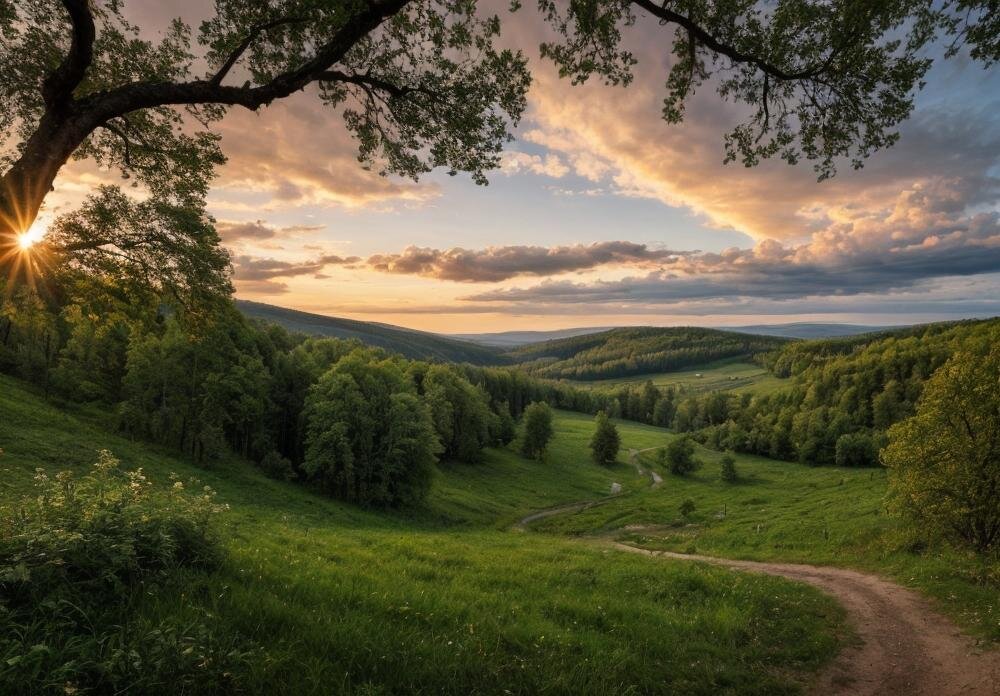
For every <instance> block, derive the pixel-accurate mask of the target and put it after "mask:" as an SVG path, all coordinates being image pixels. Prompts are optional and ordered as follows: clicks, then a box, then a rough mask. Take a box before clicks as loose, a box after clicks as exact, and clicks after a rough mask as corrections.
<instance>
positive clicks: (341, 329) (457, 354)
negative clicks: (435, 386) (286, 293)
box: [236, 300, 509, 365]
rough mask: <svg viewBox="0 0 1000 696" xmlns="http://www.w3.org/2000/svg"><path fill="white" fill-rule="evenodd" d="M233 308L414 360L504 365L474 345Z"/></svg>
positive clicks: (304, 315) (252, 306)
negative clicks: (355, 341)
mask: <svg viewBox="0 0 1000 696" xmlns="http://www.w3.org/2000/svg"><path fill="white" fill-rule="evenodd" d="M236 307H237V309H239V310H240V311H241V312H243V314H245V315H246V316H248V317H250V318H251V319H260V320H262V321H267V322H271V323H274V324H278V325H279V326H283V327H284V328H286V329H288V330H289V331H298V332H300V333H304V334H309V335H310V336H330V337H332V338H344V339H352V338H353V339H356V340H358V341H361V342H362V343H364V344H365V345H369V346H376V347H379V348H385V349H386V350H389V351H392V352H394V353H399V354H400V355H403V356H405V357H407V358H413V359H415V360H430V361H434V362H467V363H472V364H474V365H499V364H506V363H508V362H509V360H507V359H505V358H504V357H503V356H502V355H501V354H500V351H499V350H497V349H494V348H490V347H487V346H484V345H480V344H477V343H471V342H469V341H461V340H458V339H455V338H448V337H445V336H439V335H438V334H433V333H427V332H425V331H416V330H414V329H406V328H403V327H400V326H392V325H390V324H380V323H378V324H377V323H373V322H367V321H356V320H354V319H342V318H340V317H328V316H325V315H322V314H312V313H310V312H300V311H298V310H296V309H287V308H285V307H277V306H275V305H270V304H265V303H263V302H250V301H249V300H236Z"/></svg>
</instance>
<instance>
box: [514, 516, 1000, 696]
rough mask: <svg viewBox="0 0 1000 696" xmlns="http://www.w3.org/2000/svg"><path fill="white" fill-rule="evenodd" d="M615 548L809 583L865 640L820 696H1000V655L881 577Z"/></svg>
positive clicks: (830, 675) (832, 672)
mask: <svg viewBox="0 0 1000 696" xmlns="http://www.w3.org/2000/svg"><path fill="white" fill-rule="evenodd" d="M611 499H612V498H605V499H602V500H595V501H589V502H580V503H572V504H568V505H563V506H560V507H555V508H549V509H547V510H540V511H538V512H535V513H532V514H530V515H528V516H527V517H525V518H523V519H522V520H521V521H520V522H518V523H517V525H516V528H517V529H520V530H522V531H524V530H526V529H527V528H528V526H529V525H530V524H531V523H532V522H535V521H537V520H540V519H544V518H546V517H552V516H554V515H561V514H565V513H570V512H579V511H581V510H586V509H588V508H591V507H594V506H596V505H601V504H603V503H605V502H607V501H608V500H611ZM611 545H612V546H613V547H614V548H616V549H618V550H621V551H627V552H629V553H637V554H642V555H644V556H649V557H652V558H668V559H676V560H684V561H699V562H704V563H711V564H713V565H719V566H723V567H726V568H732V569H734V570H742V571H747V572H754V573H766V574H768V575H777V576H780V577H783V578H787V579H789V580H794V581H797V582H804V583H808V584H810V585H813V586H814V587H817V588H819V589H820V590H822V591H824V592H826V593H827V594H829V595H831V596H833V597H834V598H835V599H837V601H838V602H840V604H841V605H842V606H843V607H844V609H845V610H846V611H847V616H848V620H849V621H850V623H851V625H852V626H853V628H854V630H855V631H856V632H857V634H858V637H859V638H860V639H861V641H860V643H859V644H857V645H850V646H848V647H847V648H845V649H844V650H843V651H842V652H841V653H840V654H839V655H838V656H837V658H836V659H835V660H834V662H833V664H832V665H830V666H829V667H828V668H827V669H826V670H825V671H824V672H823V673H822V674H821V675H820V676H819V678H818V680H817V682H816V683H815V685H814V687H813V689H812V693H813V694H815V695H816V696H1000V651H998V650H985V649H983V648H981V647H979V646H977V645H976V643H975V641H974V640H973V639H971V638H969V637H968V636H966V635H964V634H963V633H962V632H961V631H960V630H959V629H958V627H956V626H955V625H954V624H953V623H952V622H951V621H950V620H948V619H947V618H945V617H944V616H942V615H941V614H940V613H938V612H937V611H936V610H935V609H934V608H933V607H931V606H930V603H929V602H928V601H927V600H926V599H924V598H923V597H921V596H920V595H918V594H917V593H916V592H914V591H912V590H908V589H906V588H903V587H900V586H899V585H897V584H895V583H892V582H889V581H888V580H885V579H883V578H880V577H877V576H875V575H868V574H866V573H861V572H858V571H854V570H846V569H843V568H833V567H823V566H812V565H800V564H792V563H762V562H758V561H738V560H730V559H725V558H714V557H711V556H699V555H695V554H681V553H673V552H670V551H650V550H648V549H640V548H637V547H635V546H629V545H628V544H622V543H618V542H612V544H611Z"/></svg>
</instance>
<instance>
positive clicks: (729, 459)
mask: <svg viewBox="0 0 1000 696" xmlns="http://www.w3.org/2000/svg"><path fill="white" fill-rule="evenodd" d="M719 464H720V466H721V467H722V474H721V475H722V480H723V481H727V482H729V483H732V482H733V481H736V480H737V479H738V478H739V475H738V474H737V473H736V460H735V459H734V458H733V455H731V454H724V455H722V460H721V461H720V462H719Z"/></svg>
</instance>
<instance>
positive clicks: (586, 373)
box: [506, 326, 787, 380]
mask: <svg viewBox="0 0 1000 696" xmlns="http://www.w3.org/2000/svg"><path fill="white" fill-rule="evenodd" d="M786 343H787V339H782V338H776V337H768V336H751V335H747V334H739V333H733V332H729V331H719V330H717V329H704V328H698V327H668V328H659V327H651V326H646V327H633V328H621V329H612V330H610V331H604V332H601V333H596V334H588V335H586V336H576V337H571V338H563V339H557V340H554V341H546V342H544V343H537V344H532V345H528V346H523V347H521V348H517V349H515V350H512V351H508V352H507V353H506V355H507V356H508V357H509V358H511V359H512V360H516V361H518V362H519V363H521V366H522V367H523V368H524V369H527V370H529V371H530V372H532V373H534V374H536V375H538V376H541V377H549V378H553V379H576V380H596V379H613V378H619V377H628V376H633V375H641V374H648V373H656V372H670V371H673V370H678V369H681V368H684V367H694V366H697V365H702V364H705V363H710V362H713V361H717V360H722V359H726V358H738V357H742V358H750V357H752V356H754V355H756V354H758V353H762V352H766V351H770V350H774V349H777V348H780V347H781V346H783V345H785V344H786Z"/></svg>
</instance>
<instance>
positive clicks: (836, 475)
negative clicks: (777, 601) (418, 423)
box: [533, 413, 1000, 641]
mask: <svg viewBox="0 0 1000 696" xmlns="http://www.w3.org/2000/svg"><path fill="white" fill-rule="evenodd" d="M582 418H583V417H582V416H578V415H576V414H568V413H561V414H560V419H561V420H563V421H566V420H575V419H582ZM618 427H619V429H620V431H621V432H622V434H623V436H624V442H625V443H626V444H627V445H629V446H632V447H636V448H637V449H639V448H646V447H653V446H656V445H659V444H664V443H666V442H667V441H669V440H670V439H672V438H676V437H680V435H677V434H673V433H668V432H666V431H663V430H660V429H658V428H653V427H651V426H636V425H634V424H631V423H619V424H618ZM656 454H657V453H656V451H650V452H643V453H642V454H640V455H639V457H638V460H639V462H640V464H641V465H642V466H644V467H646V468H647V469H652V470H654V471H658V472H659V473H660V474H661V476H662V478H663V484H662V485H660V486H659V487H657V488H655V489H649V488H647V489H641V490H636V491H635V492H633V493H630V494H629V495H625V496H623V497H621V498H619V499H616V500H611V501H608V502H607V503H604V504H602V505H600V506H597V507H593V508H589V509H587V510H583V511H580V512H575V513H571V514H565V515H559V516H555V517H550V518H546V519H544V520H541V521H539V522H538V523H537V524H536V525H534V526H533V529H536V530H538V531H544V532H547V533H550V534H557V535H561V536H562V535H577V536H585V537H588V538H590V537H595V536H596V537H604V538H610V539H617V540H620V541H625V542H627V543H630V544H633V545H636V546H641V547H643V548H648V549H663V550H669V551H676V552H681V553H698V554H704V555H709V556H720V557H724V558H738V559H747V560H760V561H776V560H780V561H788V562H801V563H817V564H826V565H836V566H840V567H850V568H856V569H860V570H867V571H873V572H876V573H879V574H882V575H885V576H888V577H891V578H893V579H894V580H896V581H897V582H899V583H900V584H902V585H905V586H909V587H913V588H916V589H918V590H920V591H921V592H923V593H925V594H926V595H928V596H930V597H932V598H933V600H934V601H935V603H936V604H937V606H938V607H939V608H940V609H941V610H942V611H943V612H944V613H946V614H948V615H950V616H952V618H954V619H955V621H956V622H957V623H959V624H960V625H962V626H964V627H965V628H966V629H967V630H969V631H970V632H972V633H973V634H975V635H977V636H979V637H981V638H984V639H986V640H989V641H1000V564H998V563H997V562H996V561H990V560H988V559H984V558H983V557H982V556H979V555H976V554H974V553H972V552H967V551H960V550H956V549H954V548H952V547H950V546H948V545H946V544H943V543H941V542H939V541H936V540H934V539H932V538H928V537H927V535H926V534H925V533H923V531H922V530H919V529H916V528H914V527H913V526H912V523H910V522H909V521H907V520H904V519H901V518H899V517H898V516H894V515H891V514H889V511H888V510H887V508H886V502H885V494H886V473H885V470H884V469H882V468H877V469H872V468H861V469H858V468H844V467H809V466H804V465H801V464H795V463H789V462H779V461H775V460H773V459H767V458H765V457H759V456H753V455H741V454H736V455H734V457H735V460H736V468H737V471H738V473H739V480H738V481H736V482H735V483H727V482H725V481H723V480H722V478H721V475H720V466H719V462H720V460H721V458H722V456H723V455H722V453H720V452H715V451H712V450H710V449H707V448H704V447H701V446H698V447H697V449H696V456H697V458H698V459H700V460H701V461H702V462H703V466H702V467H701V468H700V469H698V470H697V471H695V472H694V473H692V474H688V475H686V476H674V475H671V474H670V473H669V472H668V471H667V470H666V469H665V468H664V467H663V465H662V464H661V463H660V462H659V461H658V460H657V456H656ZM686 500H690V501H692V502H693V503H694V506H695V509H694V512H692V513H691V514H690V515H689V516H688V517H685V516H683V515H682V514H681V512H680V508H681V504H682V503H683V502H684V501H686Z"/></svg>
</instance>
